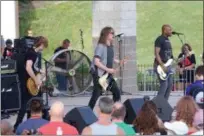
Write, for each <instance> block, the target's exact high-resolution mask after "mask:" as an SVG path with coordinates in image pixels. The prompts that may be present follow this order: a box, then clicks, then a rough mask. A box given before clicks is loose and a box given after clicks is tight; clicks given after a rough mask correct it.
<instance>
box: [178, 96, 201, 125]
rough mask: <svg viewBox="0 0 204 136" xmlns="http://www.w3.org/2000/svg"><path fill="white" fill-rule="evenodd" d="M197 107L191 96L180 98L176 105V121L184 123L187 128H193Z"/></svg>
mask: <svg viewBox="0 0 204 136" xmlns="http://www.w3.org/2000/svg"><path fill="white" fill-rule="evenodd" d="M197 110H198V106H197V105H196V103H195V101H194V100H193V98H192V97H191V96H184V97H182V98H181V99H180V100H179V101H178V103H177V105H176V120H178V121H180V120H182V121H184V122H185V123H186V124H187V125H188V126H189V127H192V126H193V119H194V115H195V113H196V111H197Z"/></svg>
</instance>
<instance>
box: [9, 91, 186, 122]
mask: <svg viewBox="0 0 204 136" xmlns="http://www.w3.org/2000/svg"><path fill="white" fill-rule="evenodd" d="M145 95H148V96H150V99H152V98H153V97H154V96H155V95H156V93H154V92H138V93H135V94H133V95H122V102H124V101H125V100H127V99H129V98H143V97H144V96H145ZM108 96H109V97H112V95H108ZM182 96H183V93H182V92H172V93H171V95H170V98H169V103H170V105H171V106H172V107H174V106H175V105H176V103H177V101H178V100H179V99H180V98H181V97H182ZM57 100H59V101H62V102H63V103H64V104H65V114H66V113H67V112H68V111H70V110H71V109H73V108H74V107H80V106H87V105H88V102H89V100H90V95H85V96H77V97H49V105H50V104H51V103H52V102H54V101H57ZM16 117H17V115H11V117H10V118H9V119H8V120H9V122H11V123H12V125H13V124H14V123H15V121H16ZM24 119H25V118H24Z"/></svg>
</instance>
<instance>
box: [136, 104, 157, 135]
mask: <svg viewBox="0 0 204 136" xmlns="http://www.w3.org/2000/svg"><path fill="white" fill-rule="evenodd" d="M152 107H154V106H153V104H152V101H146V102H145V103H144V105H143V106H142V108H141V110H140V111H139V113H138V115H137V117H136V119H135V120H134V121H133V125H134V126H135V128H136V129H137V131H139V133H140V134H143V135H153V134H154V133H156V132H157V131H158V130H159V125H158V118H157V114H156V110H155V109H154V108H152Z"/></svg>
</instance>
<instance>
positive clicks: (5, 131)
mask: <svg viewBox="0 0 204 136" xmlns="http://www.w3.org/2000/svg"><path fill="white" fill-rule="evenodd" d="M1 135H13V127H12V125H11V124H10V123H9V122H8V121H7V120H1Z"/></svg>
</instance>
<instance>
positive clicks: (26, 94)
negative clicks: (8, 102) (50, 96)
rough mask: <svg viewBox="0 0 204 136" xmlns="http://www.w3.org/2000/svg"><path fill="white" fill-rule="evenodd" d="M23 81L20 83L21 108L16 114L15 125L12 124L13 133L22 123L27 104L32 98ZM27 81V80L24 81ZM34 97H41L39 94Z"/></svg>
mask: <svg viewBox="0 0 204 136" xmlns="http://www.w3.org/2000/svg"><path fill="white" fill-rule="evenodd" d="M23 80H25V79H21V80H20V81H22V82H21V83H20V87H21V108H20V110H19V112H18V116H17V119H16V123H15V124H14V131H15V130H16V129H17V127H18V125H19V124H20V123H21V122H22V121H23V118H24V116H25V114H26V113H27V103H28V101H29V100H30V99H31V98H32V97H33V96H32V95H31V94H30V93H29V92H28V89H27V87H26V82H25V81H23ZM26 81H27V80H26ZM36 97H41V93H39V94H38V95H37V96H36Z"/></svg>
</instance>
